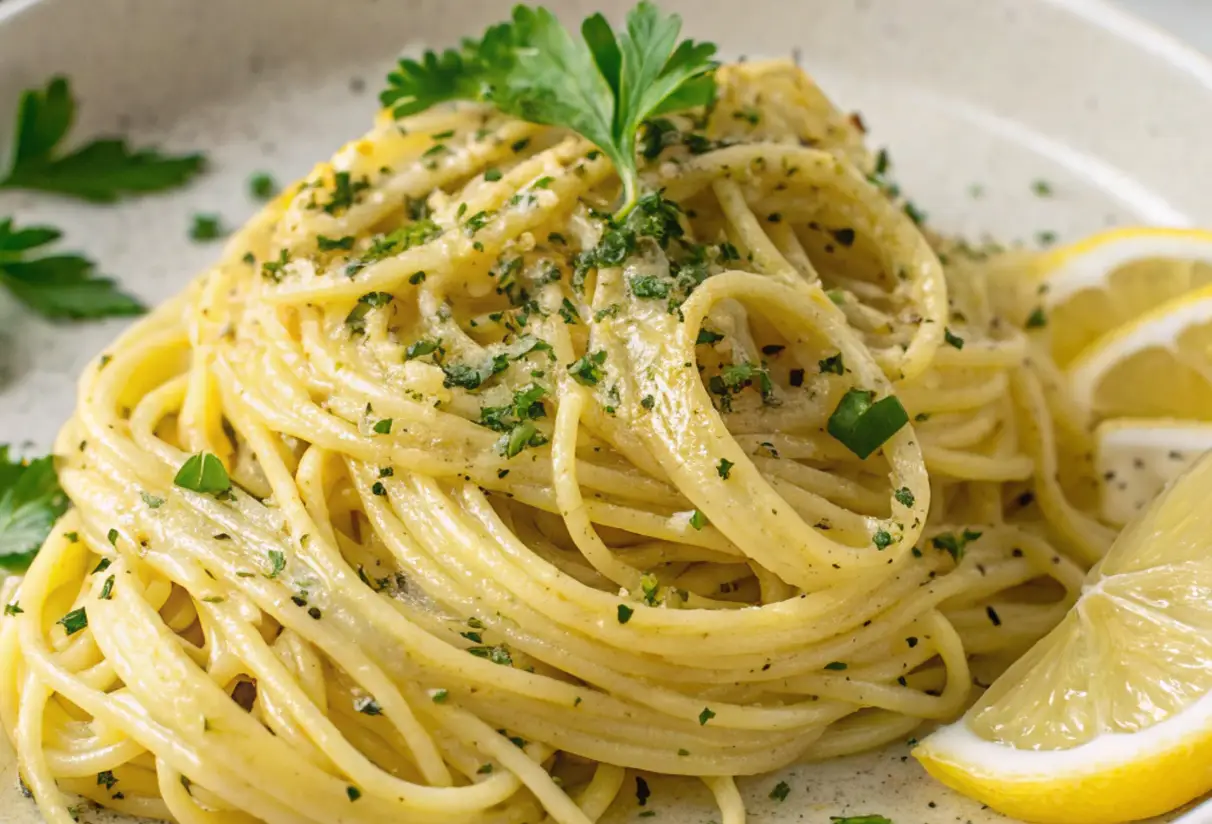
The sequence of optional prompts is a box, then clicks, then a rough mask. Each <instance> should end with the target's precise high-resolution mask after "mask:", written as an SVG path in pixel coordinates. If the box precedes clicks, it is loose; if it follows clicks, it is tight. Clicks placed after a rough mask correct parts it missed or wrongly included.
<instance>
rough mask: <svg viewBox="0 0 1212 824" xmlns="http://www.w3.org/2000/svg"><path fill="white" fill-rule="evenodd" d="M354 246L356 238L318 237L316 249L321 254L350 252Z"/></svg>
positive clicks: (351, 236)
mask: <svg viewBox="0 0 1212 824" xmlns="http://www.w3.org/2000/svg"><path fill="white" fill-rule="evenodd" d="M353 246H354V236H353V235H345V236H343V237H338V238H331V237H325V236H324V235H316V247H317V248H318V249H319V250H320V251H321V252H337V251H342V252H348V251H349V250H350V249H352V248H353Z"/></svg>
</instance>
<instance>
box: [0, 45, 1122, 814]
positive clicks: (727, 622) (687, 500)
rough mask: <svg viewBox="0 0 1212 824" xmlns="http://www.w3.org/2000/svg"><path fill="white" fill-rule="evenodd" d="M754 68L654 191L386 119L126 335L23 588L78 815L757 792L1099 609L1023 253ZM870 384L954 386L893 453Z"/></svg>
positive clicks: (946, 701) (540, 147)
mask: <svg viewBox="0 0 1212 824" xmlns="http://www.w3.org/2000/svg"><path fill="white" fill-rule="evenodd" d="M717 80H718V83H719V97H718V100H717V102H716V104H715V105H714V106H713V107H712V108H711V109H710V110H709V111H690V112H688V113H686V114H680V115H675V116H669V117H667V118H662V119H661V120H659V121H654V122H652V123H649V124H648V126H647V131H646V135H645V140H644V141H643V146H642V147H641V148H642V155H643V159H644V163H643V166H642V168H641V173H642V180H643V183H644V186H645V188H646V190H647V191H648V192H650V193H651V194H650V195H648V196H646V198H645V199H643V200H642V201H641V204H640V206H639V207H637V209H636V211H635V212H633V213H632V216H631V217H629V218H628V222H627V223H626V225H617V224H614V223H612V222H610V221H609V220H608V219H605V218H604V217H603V216H602V211H601V210H608V209H609V207H610V205H611V204H612V203H613V202H614V201H615V199H616V198H617V194H618V191H619V187H620V182H619V178H618V176H617V175H616V174H615V172H614V169H613V167H612V166H611V164H610V162H609V161H608V160H607V159H606V158H605V157H603V156H602V155H601V153H600V152H598V151H597V150H596V149H595V147H594V146H593V145H592V144H590V143H589V142H587V141H586V140H585V139H583V138H581V137H579V136H577V135H572V134H570V133H568V132H566V131H563V130H560V129H556V128H551V127H545V126H539V125H534V124H531V123H526V122H522V121H518V120H513V119H510V118H507V117H505V116H503V115H501V114H500V113H498V112H497V111H495V110H494V109H492V108H490V107H486V106H481V105H471V104H468V105H458V106H451V107H440V108H435V109H432V110H429V111H425V112H422V113H420V114H417V115H414V116H411V117H408V118H406V119H404V120H402V121H399V122H397V121H395V120H393V119H391V118H390V117H389V116H386V115H385V116H383V117H382V118H381V119H380V121H379V122H378V123H377V125H376V126H375V127H374V129H373V130H372V131H371V132H370V133H369V134H368V135H366V136H365V137H364V138H362V139H360V140H357V141H355V142H353V143H351V144H349V145H348V146H346V147H345V148H343V149H342V150H341V151H340V152H339V153H338V154H337V155H336V156H335V158H334V159H333V160H332V162H331V163H326V164H321V165H320V166H319V167H317V168H316V169H315V170H314V172H313V173H312V174H310V175H309V176H308V177H307V178H306V179H305V180H304V181H303V182H302V183H301V184H299V185H297V186H295V187H293V188H292V189H291V191H289V192H288V193H286V194H285V195H283V196H282V197H281V198H279V199H278V200H277V201H276V202H274V203H272V204H270V205H269V206H268V207H267V208H266V209H265V210H264V211H263V212H262V213H261V214H260V215H258V216H257V217H256V218H255V219H254V220H253V221H252V222H251V223H250V224H249V225H248V226H247V227H246V228H244V229H243V230H242V231H241V232H240V233H239V234H238V235H236V236H235V237H234V238H233V239H232V240H231V242H230V243H229V245H228V249H227V252H226V254H225V256H224V258H223V259H222V260H221V261H220V262H219V263H218V264H217V265H216V266H214V267H213V268H212V269H210V270H209V271H207V272H205V273H204V274H203V275H202V276H201V277H200V278H199V279H197V280H196V281H195V282H194V283H193V284H192V285H191V286H190V287H189V288H188V290H187V291H186V292H185V293H184V294H183V295H181V296H180V297H178V298H176V299H174V300H172V301H170V302H169V303H167V304H165V305H164V306H162V307H160V308H159V309H158V310H156V311H155V312H154V313H153V314H152V315H150V316H149V317H147V318H146V319H145V320H143V321H142V322H140V323H138V324H137V325H136V326H134V327H133V328H132V329H131V330H130V331H129V332H127V333H126V334H125V335H123V336H122V337H121V338H120V339H119V340H118V341H117V342H116V343H115V344H114V345H113V346H112V347H111V348H110V349H109V350H108V351H107V352H106V353H105V354H104V355H103V356H102V357H100V358H99V359H97V360H96V361H94V362H93V364H92V365H91V366H90V367H89V369H88V370H87V371H86V373H85V374H84V376H83V378H82V380H81V384H80V393H79V407H78V409H77V412H76V414H75V417H74V418H73V419H72V420H71V422H70V423H69V424H68V425H67V426H66V427H65V429H64V430H63V432H62V435H61V437H60V438H59V441H58V443H57V447H56V454H57V455H58V456H59V458H60V464H59V470H60V479H61V482H62V485H63V487H64V488H65V490H66V491H67V492H68V494H69V495H70V497H71V499H72V501H73V502H74V508H73V509H72V510H71V511H70V512H69V513H68V514H67V515H66V516H65V518H64V519H63V521H62V522H61V523H60V525H59V526H58V527H57V528H56V529H55V530H54V532H53V534H52V536H51V537H50V539H49V540H48V542H47V544H46V546H45V547H44V548H43V549H42V551H41V552H40V553H39V555H38V556H37V559H36V560H35V562H34V564H33V566H32V568H31V569H30V571H29V573H28V575H27V576H26V577H25V578H24V580H23V581H22V582H21V584H20V587H19V590H18V591H17V592H16V594H15V595H14V596H13V599H14V601H15V602H17V603H19V605H20V612H16V611H15V610H14V612H15V614H13V615H11V616H8V617H5V618H4V619H3V623H2V624H0V673H2V675H0V720H2V721H3V725H4V728H5V730H6V731H7V732H8V733H9V735H10V737H11V738H12V740H13V742H14V744H15V746H16V749H17V752H18V756H19V764H20V769H21V773H22V776H23V778H24V781H25V782H26V783H27V785H28V787H29V789H30V790H31V791H32V792H33V795H34V797H35V798H36V799H37V802H38V804H39V806H40V808H41V809H42V811H43V813H44V815H45V816H46V819H47V821H49V822H53V824H68V822H69V821H71V817H70V814H69V812H68V804H69V802H70V798H69V796H70V795H71V794H78V795H81V796H84V797H85V798H88V799H90V800H92V801H94V802H96V803H98V804H100V805H103V806H105V807H109V808H112V809H115V810H118V811H121V812H124V813H130V814H135V815H142V816H149V817H152V818H160V819H167V820H175V821H178V822H182V823H183V824H203V823H204V822H219V821H223V822H252V821H268V822H291V824H294V823H295V822H298V823H299V824H301V823H302V822H324V823H325V824H328V823H329V822H336V821H341V822H368V823H369V822H379V821H391V820H401V821H405V820H406V821H412V822H443V824H446V823H447V822H468V823H469V824H490V823H491V824H506V823H507V822H517V823H518V824H521V822H536V821H540V820H551V821H554V822H559V824H586V822H592V821H594V820H596V819H597V818H598V817H599V816H601V815H602V814H603V812H604V811H605V810H606V808H607V807H608V806H609V805H610V804H611V803H612V801H613V800H614V798H615V797H616V795H617V794H618V793H619V791H620V788H621V787H623V786H624V784H625V783H626V782H627V781H628V773H630V772H632V771H650V772H654V773H664V774H676V775H687V776H697V777H701V778H702V779H703V781H704V782H706V784H707V786H708V788H709V789H710V790H711V792H712V793H713V794H714V795H715V797H716V798H717V800H718V801H719V804H720V806H721V810H722V812H723V816H724V821H725V822H726V823H727V824H737V822H740V821H742V820H743V817H744V810H743V807H742V806H741V803H740V796H739V795H738V793H737V791H736V788H735V786H734V784H733V778H734V777H735V776H739V775H750V774H755V773H760V772H764V771H768V770H773V769H776V768H779V767H782V766H784V765H787V764H790V763H793V762H796V761H798V760H802V759H820V758H828V757H833V756H837V755H842V754H845V753H851V752H855V751H857V750H862V749H866V748H870V747H874V746H876V745H879V744H881V743H883V742H887V741H890V740H894V739H897V738H900V737H903V736H905V735H907V734H909V733H910V732H911V731H912V730H913V729H914V728H915V727H917V726H918V725H919V724H920V723H921V722H922V721H923V720H926V719H946V718H951V717H954V716H955V715H957V714H958V713H959V712H960V711H961V710H962V709H963V708H964V706H965V705H966V700H967V698H968V696H969V693H970V689H971V685H972V682H973V676H972V674H971V672H970V667H972V668H986V669H988V668H992V669H994V670H996V668H998V667H1000V666H1004V664H1005V663H1006V662H1008V661H1009V660H1012V659H1013V657H1014V656H1016V655H1017V654H1019V653H1021V652H1022V651H1024V650H1025V649H1026V648H1027V647H1028V646H1029V645H1030V644H1031V643H1032V642H1034V641H1035V640H1036V639H1038V638H1039V637H1041V636H1042V635H1043V634H1044V633H1046V632H1047V631H1048V630H1049V629H1051V628H1052V627H1053V626H1054V625H1055V624H1056V623H1057V622H1058V621H1059V619H1060V617H1061V616H1062V615H1063V614H1064V613H1065V611H1066V609H1067V608H1068V606H1069V605H1071V604H1072V602H1073V601H1074V600H1075V598H1076V595H1077V592H1078V589H1079V587H1080V581H1081V579H1082V575H1083V570H1084V568H1085V567H1086V566H1087V565H1089V564H1090V563H1092V562H1093V561H1095V560H1096V559H1097V558H1098V557H1099V556H1100V554H1101V553H1102V551H1103V550H1104V549H1105V547H1106V546H1107V544H1108V543H1109V539H1110V533H1109V532H1108V531H1107V529H1106V528H1105V527H1102V526H1100V525H1098V524H1097V523H1095V522H1093V521H1092V519H1090V518H1089V516H1087V515H1085V514H1084V511H1083V509H1082V508H1081V507H1079V506H1078V505H1077V504H1076V503H1074V501H1075V500H1076V499H1075V495H1076V494H1077V493H1076V492H1075V485H1074V484H1073V483H1070V482H1068V481H1067V480H1065V479H1063V478H1062V479H1061V480H1058V478H1057V472H1056V470H1057V446H1056V441H1057V435H1056V429H1055V427H1054V425H1053V423H1052V420H1053V418H1054V416H1056V415H1057V414H1060V413H1061V412H1063V410H1058V407H1057V403H1058V402H1057V401H1056V399H1054V398H1052V397H1051V394H1050V390H1049V386H1050V384H1049V381H1048V371H1047V366H1046V362H1045V360H1044V359H1043V356H1041V355H1040V354H1038V353H1032V352H1031V351H1029V349H1028V343H1027V340H1026V338H1025V337H1024V336H1023V334H1021V333H1020V332H1019V331H1017V330H1015V329H1013V328H1010V327H1008V326H1007V324H1006V323H1005V322H1004V321H1002V320H1000V319H999V314H998V309H997V306H996V300H995V292H994V291H993V290H991V289H990V288H989V284H988V282H987V277H986V274H987V267H985V266H983V265H981V264H979V263H973V262H971V261H967V262H965V263H963V264H959V263H957V264H955V265H954V266H950V267H949V270H948V274H947V275H946V276H945V275H944V272H943V268H942V267H941V266H940V263H939V255H938V254H937V248H941V247H942V246H943V245H944V244H943V243H942V241H939V240H938V239H935V238H928V237H927V236H926V235H925V234H924V233H923V231H922V230H921V229H920V228H919V226H917V225H916V223H915V221H914V220H913V219H912V214H911V212H912V210H911V209H910V210H908V212H909V213H907V210H906V208H905V204H904V203H903V202H902V201H900V200H898V199H897V195H896V193H895V191H894V190H893V189H892V187H891V186H890V185H889V184H888V183H887V180H886V173H887V170H886V162H885V161H884V159H883V158H882V157H880V158H873V157H872V156H871V155H870V154H869V153H868V152H867V150H866V149H865V148H864V147H863V141H862V130H861V124H859V123H856V122H853V121H852V120H851V119H849V118H847V117H845V116H844V115H842V114H840V113H839V112H838V111H837V110H836V109H835V108H834V107H833V106H832V104H831V103H829V101H828V100H827V99H826V98H825V97H824V95H823V94H822V93H821V92H820V90H819V89H818V88H817V87H816V86H815V85H814V84H813V83H812V82H811V81H810V80H809V79H808V78H807V77H805V76H804V75H803V74H802V73H801V72H800V71H799V70H798V69H797V68H795V67H793V66H791V65H790V64H787V63H783V62H771V63H760V64H742V65H736V66H727V67H724V68H722V69H720V71H719V72H718V76H717ZM936 247H937V248H936ZM944 251H946V250H944ZM950 257H957V256H956V255H954V254H952V255H950ZM856 391H857V397H858V398H859V400H864V399H865V402H867V403H872V402H874V401H876V400H877V399H884V398H889V397H896V398H898V399H899V401H900V404H901V405H903V407H904V409H905V410H907V414H908V417H909V419H910V422H909V423H908V424H907V425H905V426H903V427H901V428H899V429H896V430H895V432H894V434H891V436H890V437H889V438H888V439H887V440H886V441H885V442H884V443H883V444H882V447H881V448H880V449H878V451H875V453H874V454H872V455H871V456H870V457H868V458H866V459H865V460H864V459H861V458H859V457H858V456H857V455H856V454H855V451H854V450H853V449H852V448H848V446H847V445H846V444H845V443H843V442H842V441H841V440H839V438H838V437H836V436H835V434H831V431H833V425H834V424H833V417H834V416H835V415H836V410H838V409H839V407H840V406H841V405H842V404H844V403H848V402H849V401H848V400H847V399H848V398H852V397H855V396H856V395H855V393H856ZM872 408H874V407H872ZM191 455H194V456H214V457H215V458H217V459H218V461H219V462H221V464H222V467H223V468H222V470H221V471H220V473H219V474H220V475H221V476H227V477H230V479H231V481H232V482H233V483H234V486H232V487H231V489H230V490H229V491H227V490H224V489H220V491H219V494H217V495H216V494H213V492H214V490H208V489H205V488H204V487H201V486H199V485H197V484H195V485H194V489H199V490H201V491H193V489H190V488H183V487H182V485H180V484H179V483H178V484H174V478H177V479H178V480H179V477H180V476H179V475H178V472H179V471H180V470H181V468H182V466H183V465H184V464H186V463H187V460H188V459H189V458H190V456H191ZM1079 480H1080V479H1079ZM220 486H222V485H220Z"/></svg>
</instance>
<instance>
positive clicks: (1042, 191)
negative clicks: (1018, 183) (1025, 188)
mask: <svg viewBox="0 0 1212 824" xmlns="http://www.w3.org/2000/svg"><path fill="white" fill-rule="evenodd" d="M1031 191H1032V192H1034V193H1035V195H1036V197H1052V195H1053V191H1052V184H1051V183H1049V182H1048V181H1046V180H1044V179H1042V178H1039V179H1036V180H1033V181H1031Z"/></svg>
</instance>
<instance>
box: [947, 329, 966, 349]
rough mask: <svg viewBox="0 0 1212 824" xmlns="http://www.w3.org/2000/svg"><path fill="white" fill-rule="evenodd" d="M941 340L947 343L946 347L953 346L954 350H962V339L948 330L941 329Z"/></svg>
mask: <svg viewBox="0 0 1212 824" xmlns="http://www.w3.org/2000/svg"><path fill="white" fill-rule="evenodd" d="M943 340H945V341H946V342H947V345H948V346H953V347H955V348H956V349H963V348H964V339H963V338H961V337H959V336H958V335H956V334H955V333H954V332H952V331H951V329H950V328H944V329H943Z"/></svg>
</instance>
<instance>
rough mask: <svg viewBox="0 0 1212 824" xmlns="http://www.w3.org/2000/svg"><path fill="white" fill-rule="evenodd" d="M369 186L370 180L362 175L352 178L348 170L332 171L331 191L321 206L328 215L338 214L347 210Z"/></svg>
mask: <svg viewBox="0 0 1212 824" xmlns="http://www.w3.org/2000/svg"><path fill="white" fill-rule="evenodd" d="M369 188H370V180H368V179H367V178H366V177H365V176H363V177H362V178H361V179H359V180H354V179H353V177H352V176H351V175H350V173H349V172H334V173H333V176H332V192H331V193H330V194H329V198H328V202H327V203H325V204H323V206H322V207H321V208H323V209H324V211H325V212H327V213H328V214H330V215H340V214H343V213H345V212H347V211H348V210H349V209H350V208H352V207H353V206H354V205H355V204H356V203H358V201H359V199H360V198H361V195H362V192H364V191H366V190H367V189H369Z"/></svg>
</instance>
